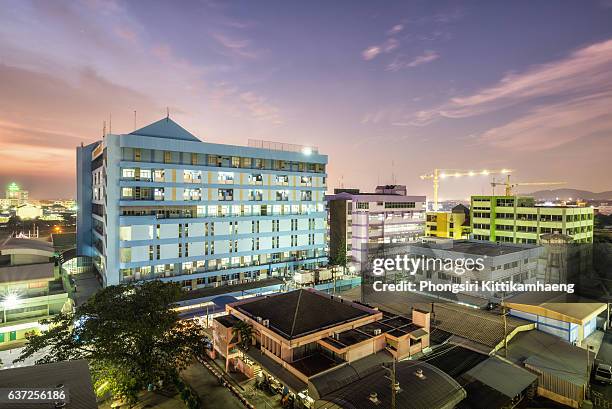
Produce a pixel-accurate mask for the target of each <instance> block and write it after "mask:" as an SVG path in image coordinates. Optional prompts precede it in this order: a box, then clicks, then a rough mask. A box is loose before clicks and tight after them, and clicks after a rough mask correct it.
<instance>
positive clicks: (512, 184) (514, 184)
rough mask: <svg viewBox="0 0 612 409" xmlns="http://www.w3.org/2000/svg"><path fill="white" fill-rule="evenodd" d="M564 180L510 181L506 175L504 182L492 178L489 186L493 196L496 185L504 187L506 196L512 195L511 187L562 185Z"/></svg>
mask: <svg viewBox="0 0 612 409" xmlns="http://www.w3.org/2000/svg"><path fill="white" fill-rule="evenodd" d="M565 183H566V182H510V175H508V176H507V177H506V181H505V182H496V181H495V179H493V182H491V188H492V189H493V196H495V187H496V186H505V187H506V196H512V189H514V188H515V187H517V186H552V185H564V184H565Z"/></svg>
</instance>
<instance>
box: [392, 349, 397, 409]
mask: <svg viewBox="0 0 612 409" xmlns="http://www.w3.org/2000/svg"><path fill="white" fill-rule="evenodd" d="M395 393H396V385H395V357H394V358H393V370H392V371H391V409H395Z"/></svg>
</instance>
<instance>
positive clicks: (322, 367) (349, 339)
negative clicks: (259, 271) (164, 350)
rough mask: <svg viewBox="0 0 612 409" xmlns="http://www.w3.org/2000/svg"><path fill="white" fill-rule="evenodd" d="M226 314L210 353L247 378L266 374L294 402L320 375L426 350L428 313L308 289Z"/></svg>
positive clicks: (250, 302) (246, 303)
mask: <svg viewBox="0 0 612 409" xmlns="http://www.w3.org/2000/svg"><path fill="white" fill-rule="evenodd" d="M226 311H227V312H228V315H226V316H222V317H217V318H215V320H214V325H213V344H214V351H215V353H218V354H220V355H221V356H223V357H224V358H225V360H226V369H227V370H230V369H235V370H239V371H241V372H243V373H245V374H246V375H247V376H253V375H254V374H255V373H256V372H258V371H259V370H263V371H264V372H265V373H267V374H269V375H270V376H273V377H274V378H276V379H277V380H279V381H280V382H281V383H282V384H283V385H285V386H286V387H287V388H288V389H289V390H291V391H292V392H293V393H294V394H296V395H297V394H300V393H301V394H302V395H304V394H306V390H307V389H310V388H309V385H310V384H312V381H313V379H314V378H315V377H317V376H318V375H320V374H322V373H328V372H332V371H334V370H339V369H340V368H342V367H344V366H346V365H348V364H354V363H355V362H357V361H360V360H362V359H365V358H367V357H371V356H375V357H376V358H370V359H382V360H383V361H392V360H393V358H395V359H398V360H399V359H404V358H408V357H410V356H413V355H415V354H417V353H419V352H421V351H422V350H423V349H424V348H427V347H428V346H429V331H430V314H429V312H426V311H421V310H416V309H415V310H413V312H412V318H406V317H402V316H397V315H394V314H388V313H383V312H381V311H379V310H377V309H373V308H370V307H367V306H365V305H362V304H359V303H355V302H351V301H347V300H345V299H342V298H340V297H334V296H330V295H327V294H324V293H320V292H318V291H315V290H312V289H301V290H296V291H292V292H288V293H281V294H276V295H271V296H267V297H258V298H252V299H246V300H242V301H239V302H236V303H232V304H228V305H227V306H226ZM245 324H246V325H248V326H249V327H250V328H251V331H252V340H251V344H252V346H251V347H250V348H249V349H248V350H244V349H243V348H239V345H240V344H241V343H242V342H241V337H242V335H240V334H241V332H240V331H239V328H240V326H241V325H245ZM383 357H384V359H383ZM340 387H341V385H338V389H339V388H340ZM330 392H331V391H329V390H327V391H326V393H330ZM315 398H318V396H315Z"/></svg>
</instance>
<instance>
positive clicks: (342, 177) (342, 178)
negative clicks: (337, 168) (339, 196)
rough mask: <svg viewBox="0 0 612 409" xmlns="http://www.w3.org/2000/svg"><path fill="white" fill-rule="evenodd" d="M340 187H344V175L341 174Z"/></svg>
mask: <svg viewBox="0 0 612 409" xmlns="http://www.w3.org/2000/svg"><path fill="white" fill-rule="evenodd" d="M340 187H341V188H342V189H344V175H341V176H340Z"/></svg>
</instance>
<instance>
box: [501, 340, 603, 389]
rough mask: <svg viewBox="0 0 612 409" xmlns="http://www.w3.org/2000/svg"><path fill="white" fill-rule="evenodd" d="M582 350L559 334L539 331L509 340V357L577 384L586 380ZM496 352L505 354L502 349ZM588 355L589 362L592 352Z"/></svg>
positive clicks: (592, 355) (581, 383)
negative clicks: (557, 335) (558, 335)
mask: <svg viewBox="0 0 612 409" xmlns="http://www.w3.org/2000/svg"><path fill="white" fill-rule="evenodd" d="M585 352H586V350H584V349H582V348H579V347H577V346H574V345H572V344H570V343H568V342H566V341H564V340H563V339H561V338H559V337H556V336H554V335H550V334H546V333H544V332H541V331H526V332H521V333H518V334H517V335H516V336H515V337H514V338H512V340H510V342H509V343H508V360H510V361H512V362H515V363H518V364H522V363H525V364H528V365H530V366H533V367H535V368H538V370H539V371H542V372H545V373H548V374H550V375H553V376H555V377H557V378H560V379H564V380H566V381H568V382H570V383H573V384H574V385H577V386H582V385H585V384H586V383H587V382H588V375H587V374H586V370H585V369H586V366H585V365H586V360H587V355H586V354H585ZM499 354H500V355H503V354H504V349H503V348H502V349H501V350H500V352H499ZM590 355H591V357H590V360H591V362H592V360H593V359H594V358H595V353H593V352H590Z"/></svg>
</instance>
